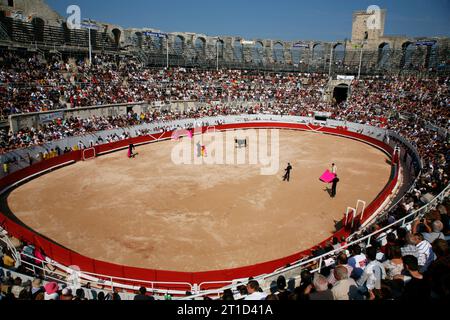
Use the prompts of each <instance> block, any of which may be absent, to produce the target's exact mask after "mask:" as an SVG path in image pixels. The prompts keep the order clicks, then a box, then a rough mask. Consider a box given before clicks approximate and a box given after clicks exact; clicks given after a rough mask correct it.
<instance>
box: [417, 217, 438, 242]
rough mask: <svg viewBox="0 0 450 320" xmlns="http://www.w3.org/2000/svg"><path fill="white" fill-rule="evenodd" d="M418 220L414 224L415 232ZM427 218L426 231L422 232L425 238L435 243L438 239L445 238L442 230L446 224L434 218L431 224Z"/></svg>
mask: <svg viewBox="0 0 450 320" xmlns="http://www.w3.org/2000/svg"><path fill="white" fill-rule="evenodd" d="M416 221H417V220H416ZM416 221H415V222H414V223H415V224H413V227H412V230H413V232H414V233H415V232H416V228H417V224H416ZM427 221H428V220H427V219H425V220H424V226H425V229H426V232H422V235H423V238H424V239H425V240H426V241H428V242H429V243H433V242H434V240H436V239H442V240H445V235H444V234H443V233H442V230H443V229H444V225H443V224H442V222H441V221H440V220H434V221H433V222H432V223H431V227H430V225H428V223H427Z"/></svg>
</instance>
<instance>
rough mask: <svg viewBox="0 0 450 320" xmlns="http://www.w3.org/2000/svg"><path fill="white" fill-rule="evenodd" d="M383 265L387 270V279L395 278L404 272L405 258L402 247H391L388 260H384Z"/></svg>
mask: <svg viewBox="0 0 450 320" xmlns="http://www.w3.org/2000/svg"><path fill="white" fill-rule="evenodd" d="M383 267H384V269H385V270H386V279H388V280H394V277H395V276H397V275H399V274H401V273H402V271H403V260H402V252H401V249H400V247H398V246H392V247H390V249H389V256H388V260H386V261H385V262H383Z"/></svg>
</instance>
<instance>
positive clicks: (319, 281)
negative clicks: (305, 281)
mask: <svg viewBox="0 0 450 320" xmlns="http://www.w3.org/2000/svg"><path fill="white" fill-rule="evenodd" d="M305 294H306V295H307V296H308V298H309V300H333V292H331V290H330V289H329V288H328V280H327V278H325V277H324V276H323V275H321V274H319V273H316V274H315V275H314V279H313V282H312V284H311V285H309V286H308V287H307V288H306V290H305Z"/></svg>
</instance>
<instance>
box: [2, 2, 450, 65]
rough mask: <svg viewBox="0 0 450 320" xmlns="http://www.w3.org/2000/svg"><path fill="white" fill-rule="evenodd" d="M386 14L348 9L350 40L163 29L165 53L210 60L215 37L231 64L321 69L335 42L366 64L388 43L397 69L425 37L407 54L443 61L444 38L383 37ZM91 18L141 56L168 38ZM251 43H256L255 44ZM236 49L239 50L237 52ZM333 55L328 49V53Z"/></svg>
mask: <svg viewBox="0 0 450 320" xmlns="http://www.w3.org/2000/svg"><path fill="white" fill-rule="evenodd" d="M8 4H13V6H8ZM0 10H1V11H5V12H6V13H7V16H11V15H17V13H18V12H19V13H20V14H21V16H22V17H23V19H27V20H28V21H31V20H32V19H33V18H40V19H42V20H43V21H44V23H45V24H48V25H54V26H61V25H62V24H63V22H64V17H61V16H60V15H59V14H58V13H56V12H55V11H54V10H52V9H51V8H50V7H49V6H48V5H47V4H46V3H45V2H44V0H14V1H13V0H0ZM386 17H387V12H386V10H384V9H383V10H381V11H380V12H379V15H378V16H377V21H378V23H379V26H378V28H371V27H370V21H371V19H373V16H371V14H369V13H367V12H366V11H356V12H354V14H353V25H352V36H351V40H337V41H333V42H323V41H302V40H299V41H282V40H277V39H243V38H241V37H234V36H207V35H205V34H195V33H186V32H174V33H170V34H168V42H169V43H168V48H169V55H171V56H178V57H180V59H184V60H185V61H214V60H215V59H217V53H218V51H219V50H217V42H218V41H220V42H221V43H222V44H223V49H222V47H221V50H220V51H221V52H220V53H219V57H220V60H221V61H222V62H225V63H229V64H231V65H232V64H233V63H246V64H249V63H250V64H255V65H256V64H258V63H262V64H275V65H276V64H280V65H281V64H284V65H294V64H297V63H298V61H294V60H300V61H303V62H305V63H307V64H308V65H312V66H314V65H320V69H322V66H323V69H324V70H325V69H326V67H327V63H328V61H329V59H330V57H331V55H332V49H333V50H334V49H335V48H336V47H337V45H339V44H340V45H342V46H343V47H344V48H345V54H344V55H345V59H344V62H345V63H348V64H352V63H353V64H354V62H355V61H357V62H358V61H359V57H360V54H361V53H360V51H363V52H362V57H363V60H364V65H365V66H366V67H367V66H369V67H370V66H377V65H378V64H380V61H382V54H383V52H382V51H383V48H385V49H386V48H389V50H390V52H389V59H390V64H389V67H390V68H393V67H400V68H401V67H402V66H403V65H405V64H407V63H409V61H405V52H406V49H407V47H408V45H409V44H413V45H414V47H415V43H416V42H417V41H424V40H426V41H435V42H436V48H434V49H433V50H434V51H433V50H432V48H431V46H423V47H419V46H417V48H416V49H417V50H414V52H413V53H411V54H409V55H408V59H409V60H411V61H412V63H414V64H418V65H421V64H423V66H424V67H427V65H426V64H427V63H426V60H427V59H429V57H430V55H431V54H434V55H437V56H439V58H438V60H439V59H444V60H445V54H446V52H448V50H449V39H448V38H437V37H427V38H411V37H407V36H395V37H393V36H385V35H384V25H385V20H386ZM82 18H83V17H82ZM368 22H369V24H368ZM93 23H94V24H96V25H97V26H98V29H99V31H98V32H100V33H104V34H107V35H108V37H110V38H111V39H112V41H113V42H114V43H115V44H116V46H117V47H118V48H128V49H129V50H133V51H135V52H137V51H142V52H141V54H143V55H151V54H153V55H160V56H161V57H162V56H163V55H166V54H167V49H166V48H167V39H165V38H162V39H157V38H152V37H150V36H145V35H144V33H145V32H157V33H161V30H157V29H152V28H145V29H137V28H130V29H124V28H123V27H121V26H118V25H114V24H110V23H103V22H93ZM249 40H250V41H249ZM199 41H200V42H199ZM242 41H244V44H241V43H242ZM298 42H301V43H302V45H303V46H305V47H304V48H302V51H301V53H300V57H299V58H298V57H297V58H296V59H294V54H293V46H294V45H295V44H296V43H298ZM255 45H257V46H256V47H255ZM306 46H307V47H306ZM240 48H241V49H240ZM255 48H256V49H255ZM276 48H281V49H276ZM319 48H320V49H319ZM239 50H241V51H242V52H240V53H239V52H238V51H239ZM369 51H370V52H369ZM237 53H239V54H237ZM334 54H335V52H334V51H333V57H334V56H335V55H334ZM408 59H406V60H408Z"/></svg>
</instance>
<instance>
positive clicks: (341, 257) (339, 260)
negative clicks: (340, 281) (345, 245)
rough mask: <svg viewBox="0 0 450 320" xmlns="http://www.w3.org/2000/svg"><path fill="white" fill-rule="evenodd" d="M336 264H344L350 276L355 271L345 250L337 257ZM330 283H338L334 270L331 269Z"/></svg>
mask: <svg viewBox="0 0 450 320" xmlns="http://www.w3.org/2000/svg"><path fill="white" fill-rule="evenodd" d="M336 266H344V267H345V268H346V269H347V271H348V276H349V277H350V276H351V275H352V272H353V268H352V267H351V266H350V265H349V264H348V258H347V255H346V254H345V252H341V253H340V254H339V255H338V256H337V258H336ZM328 283H329V284H331V285H334V284H335V283H336V278H335V277H334V272H333V270H331V272H330V275H329V276H328Z"/></svg>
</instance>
